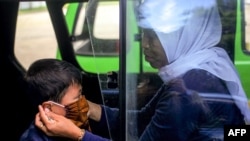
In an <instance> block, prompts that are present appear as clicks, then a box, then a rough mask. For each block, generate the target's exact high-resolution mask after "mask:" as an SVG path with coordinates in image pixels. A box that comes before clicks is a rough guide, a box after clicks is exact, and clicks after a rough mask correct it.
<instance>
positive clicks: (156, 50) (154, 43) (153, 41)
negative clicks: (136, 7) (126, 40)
mask: <svg viewBox="0 0 250 141" xmlns="http://www.w3.org/2000/svg"><path fill="white" fill-rule="evenodd" d="M142 47H143V49H144V51H143V53H144V55H145V60H146V61H148V62H149V63H150V65H151V66H152V67H153V68H157V69H159V68H161V67H163V66H165V65H167V64H168V61H167V56H166V53H165V51H164V49H163V47H162V45H161V42H160V40H159V39H158V37H157V35H156V34H155V32H154V31H153V30H150V29H143V30H142Z"/></svg>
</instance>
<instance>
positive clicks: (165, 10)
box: [138, 0, 250, 123]
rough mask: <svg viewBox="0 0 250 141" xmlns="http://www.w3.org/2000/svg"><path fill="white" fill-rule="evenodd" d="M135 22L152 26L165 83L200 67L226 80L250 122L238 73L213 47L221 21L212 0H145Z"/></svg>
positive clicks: (249, 114) (216, 48)
mask: <svg viewBox="0 0 250 141" xmlns="http://www.w3.org/2000/svg"><path fill="white" fill-rule="evenodd" d="M139 15H140V16H139V18H140V19H139V21H138V24H139V26H140V27H142V28H152V29H153V30H154V31H155V32H156V34H157V36H158V38H159V40H160V42H161V44H162V46H163V48H164V51H165V53H166V55H167V59H168V62H169V64H168V65H166V66H164V67H162V68H160V69H159V76H160V77H161V78H162V79H163V81H164V82H167V81H169V80H171V79H172V78H175V77H178V76H181V75H183V74H184V73H186V72H187V71H189V70H191V69H196V68H197V69H203V70H206V71H208V72H210V73H212V74H213V75H215V76H217V77H219V78H220V79H222V80H224V81H225V82H226V85H227V88H228V89H229V92H230V93H231V96H232V97H233V98H234V99H235V102H236V105H237V106H238V107H239V109H240V110H241V113H242V114H243V115H244V117H245V121H246V122H247V123H250V109H249V107H248V99H247V97H246V94H245V92H244V90H243V88H242V85H241V82H240V80H239V76H238V74H237V71H236V69H235V67H234V64H233V63H232V61H231V60H230V58H229V56H228V54H227V53H226V52H225V50H224V49H222V48H220V47H215V45H216V44H218V43H219V41H220V39H221V32H222V27H221V21H220V16H219V13H218V9H217V5H216V1H215V0H207V1H201V0H190V1H188V0H144V2H142V3H141V5H140V7H139Z"/></svg>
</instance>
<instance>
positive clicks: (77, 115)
mask: <svg viewBox="0 0 250 141" xmlns="http://www.w3.org/2000/svg"><path fill="white" fill-rule="evenodd" d="M65 109H66V111H67V112H66V117H67V118H69V119H71V120H72V121H73V122H74V123H75V124H76V125H77V126H78V127H82V128H84V129H86V130H89V131H91V129H90V125H89V120H88V117H87V112H88V110H89V106H88V102H87V100H86V99H85V96H81V98H80V99H79V100H77V101H76V102H74V103H71V104H69V105H66V106H65Z"/></svg>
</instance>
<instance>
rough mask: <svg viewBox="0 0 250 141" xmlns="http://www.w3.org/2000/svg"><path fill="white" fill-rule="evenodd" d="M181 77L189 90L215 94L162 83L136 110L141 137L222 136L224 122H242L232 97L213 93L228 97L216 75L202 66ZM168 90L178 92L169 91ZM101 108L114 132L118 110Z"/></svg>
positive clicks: (184, 140)
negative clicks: (202, 68)
mask: <svg viewBox="0 0 250 141" xmlns="http://www.w3.org/2000/svg"><path fill="white" fill-rule="evenodd" d="M182 79H183V80H184V83H185V85H186V87H187V88H188V89H189V90H195V91H197V92H199V93H202V94H207V95H215V97H212V98H211V97H208V98H207V97H205V96H195V95H193V94H190V93H189V92H188V93H183V92H182V91H180V89H179V88H178V87H176V86H171V87H169V86H167V85H165V84H164V85H162V87H161V88H160V89H159V90H158V92H157V93H156V94H155V96H154V97H153V98H152V100H151V101H150V102H149V103H148V104H147V105H146V106H145V107H144V108H142V109H141V110H140V111H138V112H137V117H138V134H139V140H140V141H150V140H151V141H158V140H166V139H167V140H170V141H191V140H196V141H201V140H202V141H204V140H206V141H209V140H223V135H224V134H223V126H224V125H226V124H235V125H237V124H239V125H240V124H245V123H244V120H243V116H242V114H241V113H240V111H239V109H238V108H237V106H236V105H235V104H234V102H233V100H232V99H223V98H222V99H219V98H216V95H226V96H229V97H230V94H229V92H228V90H227V88H226V86H225V84H224V82H223V81H221V80H220V79H219V78H217V77H215V76H214V75H212V74H211V73H208V72H207V71H205V70H199V69H194V70H190V71H189V72H187V73H186V74H185V75H183V76H182ZM170 91H177V92H181V94H178V95H169V94H170ZM199 99H201V100H199ZM103 108H104V110H105V111H106V115H107V119H108V120H109V121H112V122H110V123H109V126H110V129H111V131H112V132H111V133H112V135H117V134H118V133H115V131H118V130H116V129H117V128H118V129H119V127H117V124H116V122H117V119H119V118H118V114H114V113H117V112H118V110H117V109H110V108H108V107H105V106H103ZM114 115H115V116H114ZM103 118H105V116H103ZM101 121H102V122H104V121H106V119H102V120H101ZM115 121H116V122H115ZM132 127H133V126H132Z"/></svg>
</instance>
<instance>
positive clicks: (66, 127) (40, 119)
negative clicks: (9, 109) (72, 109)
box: [35, 105, 84, 140]
mask: <svg viewBox="0 0 250 141" xmlns="http://www.w3.org/2000/svg"><path fill="white" fill-rule="evenodd" d="M38 108H39V113H37V114H36V118H35V125H36V126H37V127H38V128H39V129H41V130H42V131H43V132H44V133H45V134H46V135H48V136H59V137H66V138H70V139H73V140H77V139H78V138H79V137H80V136H83V135H84V133H83V131H82V130H81V129H80V128H79V127H77V126H76V125H75V124H74V123H73V122H72V121H71V120H69V119H67V118H65V117H64V116H61V115H57V114H55V113H53V112H50V110H49V109H47V108H45V109H43V107H42V106H41V105H39V107H38Z"/></svg>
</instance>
